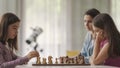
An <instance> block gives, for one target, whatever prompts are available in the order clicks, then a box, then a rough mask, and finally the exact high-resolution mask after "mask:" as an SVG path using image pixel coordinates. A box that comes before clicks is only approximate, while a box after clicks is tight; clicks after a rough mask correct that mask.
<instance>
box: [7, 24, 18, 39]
mask: <svg viewBox="0 0 120 68" xmlns="http://www.w3.org/2000/svg"><path fill="white" fill-rule="evenodd" d="M18 28H19V22H16V23H14V24H11V25H9V26H8V39H14V38H15V37H16V36H17V33H18Z"/></svg>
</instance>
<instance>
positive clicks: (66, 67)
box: [16, 65, 118, 68]
mask: <svg viewBox="0 0 120 68" xmlns="http://www.w3.org/2000/svg"><path fill="white" fill-rule="evenodd" d="M16 68H118V67H112V66H32V65H19V66H17V67H16Z"/></svg>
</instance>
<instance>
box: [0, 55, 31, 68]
mask: <svg viewBox="0 0 120 68" xmlns="http://www.w3.org/2000/svg"><path fill="white" fill-rule="evenodd" d="M28 61H29V59H28V58H27V57H21V58H18V59H16V60H13V61H9V62H4V63H2V64H1V65H0V68H14V67H15V66H17V65H21V64H24V63H25V62H28Z"/></svg>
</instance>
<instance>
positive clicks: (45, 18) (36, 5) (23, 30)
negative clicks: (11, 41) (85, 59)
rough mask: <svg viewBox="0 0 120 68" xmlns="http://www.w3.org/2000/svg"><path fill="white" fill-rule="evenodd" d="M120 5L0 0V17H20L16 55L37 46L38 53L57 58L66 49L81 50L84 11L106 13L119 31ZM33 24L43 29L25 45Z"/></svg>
mask: <svg viewBox="0 0 120 68" xmlns="http://www.w3.org/2000/svg"><path fill="white" fill-rule="evenodd" d="M119 7H120V0H0V16H2V15H3V14H4V13H6V12H12V13H15V14H16V15H17V16H18V17H19V18H20V19H21V25H20V30H19V38H18V39H19V50H18V52H17V54H18V55H21V56H23V55H25V54H26V53H28V52H29V51H30V50H32V49H34V46H35V45H37V48H36V50H37V51H39V52H40V54H41V56H49V55H52V56H53V57H59V56H64V55H66V53H67V51H73V50H77V51H79V52H80V50H81V48H82V46H83V41H84V37H85V35H86V29H85V28H84V22H83V16H84V13H85V11H87V10H88V9H91V8H96V9H98V10H99V11H100V12H102V13H109V14H110V15H111V16H112V18H113V19H114V21H115V24H116V26H117V27H118V29H119V30H120V27H119V26H120V9H119ZM36 27H38V28H40V29H41V30H42V32H40V33H38V36H36V41H33V40H30V41H31V42H33V43H31V44H28V43H27V42H26V40H29V38H31V37H32V34H34V30H35V28H36Z"/></svg>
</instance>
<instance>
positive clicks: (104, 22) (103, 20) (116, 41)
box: [93, 13, 120, 57]
mask: <svg viewBox="0 0 120 68" xmlns="http://www.w3.org/2000/svg"><path fill="white" fill-rule="evenodd" d="M93 25H94V26H95V27H98V28H100V29H102V30H104V31H105V32H106V35H107V39H108V42H109V44H110V47H109V49H108V55H109V57H116V56H120V33H119V31H118V30H117V28H116V26H115V23H114V21H113V19H112V18H111V16H110V15H109V14H107V13H101V14H99V15H97V16H96V17H95V18H94V20H93Z"/></svg>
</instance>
